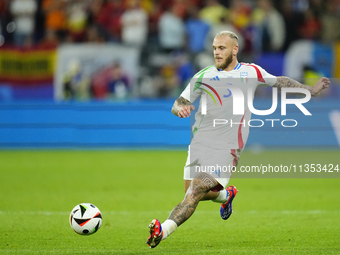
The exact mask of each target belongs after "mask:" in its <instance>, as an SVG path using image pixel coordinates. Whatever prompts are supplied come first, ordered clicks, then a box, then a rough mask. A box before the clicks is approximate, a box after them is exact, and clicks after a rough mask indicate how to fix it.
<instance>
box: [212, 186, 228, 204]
mask: <svg viewBox="0 0 340 255" xmlns="http://www.w3.org/2000/svg"><path fill="white" fill-rule="evenodd" d="M228 196H229V192H228ZM211 201H213V202H216V203H221V204H224V203H226V202H227V201H228V198H227V190H226V189H223V190H220V194H219V195H218V196H217V197H216V198H215V199H213V200H211Z"/></svg>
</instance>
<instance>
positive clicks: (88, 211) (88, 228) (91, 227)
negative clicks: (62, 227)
mask: <svg viewBox="0 0 340 255" xmlns="http://www.w3.org/2000/svg"><path fill="white" fill-rule="evenodd" d="M101 224H102V214H101V212H100V211H99V209H98V207H97V206H95V205H93V204H90V203H81V204H79V205H76V206H75V207H74V208H73V209H72V211H71V214H70V225H71V227H72V229H73V230H74V231H75V232H76V233H78V234H80V235H91V234H94V233H96V232H97V231H98V229H99V228H100V226H101Z"/></svg>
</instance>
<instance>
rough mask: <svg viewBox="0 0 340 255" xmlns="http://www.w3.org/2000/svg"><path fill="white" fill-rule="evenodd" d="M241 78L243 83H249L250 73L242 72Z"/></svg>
mask: <svg viewBox="0 0 340 255" xmlns="http://www.w3.org/2000/svg"><path fill="white" fill-rule="evenodd" d="M240 77H241V81H242V83H247V82H248V72H240Z"/></svg>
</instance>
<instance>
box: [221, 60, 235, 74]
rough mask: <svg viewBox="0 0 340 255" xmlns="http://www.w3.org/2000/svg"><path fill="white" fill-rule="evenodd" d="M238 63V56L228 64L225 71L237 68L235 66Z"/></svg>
mask: <svg viewBox="0 0 340 255" xmlns="http://www.w3.org/2000/svg"><path fill="white" fill-rule="evenodd" d="M237 64H238V61H237V59H236V58H234V59H233V62H231V63H230V64H229V65H228V66H227V68H225V69H224V70H223V71H227V72H229V71H232V70H234V69H235V67H236V66H237Z"/></svg>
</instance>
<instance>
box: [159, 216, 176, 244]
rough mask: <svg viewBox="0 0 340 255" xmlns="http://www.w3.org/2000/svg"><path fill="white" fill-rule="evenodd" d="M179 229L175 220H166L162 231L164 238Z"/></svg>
mask: <svg viewBox="0 0 340 255" xmlns="http://www.w3.org/2000/svg"><path fill="white" fill-rule="evenodd" d="M176 229H177V224H176V222H174V221H173V220H166V221H164V222H163V223H162V231H163V238H162V240H164V239H165V238H167V237H168V236H169V235H171V234H172V233H173V232H175V231H176Z"/></svg>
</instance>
